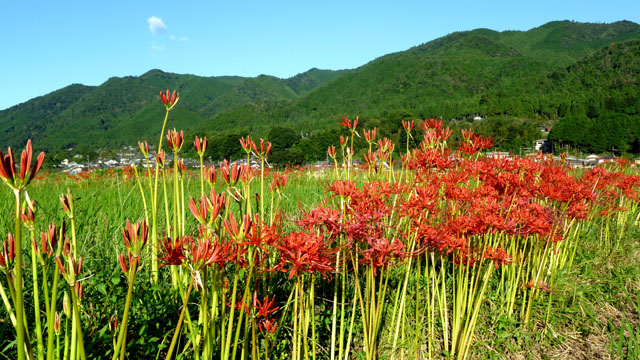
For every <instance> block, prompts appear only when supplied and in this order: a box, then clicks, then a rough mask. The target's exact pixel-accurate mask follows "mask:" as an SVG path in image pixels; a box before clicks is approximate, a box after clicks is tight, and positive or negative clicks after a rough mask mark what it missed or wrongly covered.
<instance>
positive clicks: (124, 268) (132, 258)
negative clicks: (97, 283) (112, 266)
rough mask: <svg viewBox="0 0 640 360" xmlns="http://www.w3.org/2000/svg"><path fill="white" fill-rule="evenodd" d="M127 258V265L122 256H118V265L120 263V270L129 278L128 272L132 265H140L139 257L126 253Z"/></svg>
mask: <svg viewBox="0 0 640 360" xmlns="http://www.w3.org/2000/svg"><path fill="white" fill-rule="evenodd" d="M127 258H128V262H129V265H127V260H125V257H124V254H120V255H118V263H120V268H121V269H122V272H123V273H124V275H125V276H129V271H131V269H132V268H133V266H134V264H135V265H137V264H138V263H140V257H139V256H134V255H132V254H131V253H130V252H128V253H127Z"/></svg>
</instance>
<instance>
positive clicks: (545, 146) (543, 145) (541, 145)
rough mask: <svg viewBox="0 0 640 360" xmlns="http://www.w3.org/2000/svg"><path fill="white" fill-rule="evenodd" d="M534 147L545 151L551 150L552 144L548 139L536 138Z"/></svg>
mask: <svg viewBox="0 0 640 360" xmlns="http://www.w3.org/2000/svg"><path fill="white" fill-rule="evenodd" d="M533 148H534V149H535V150H536V151H542V152H543V153H548V152H551V144H550V143H549V141H548V140H547V139H538V140H536V141H535V145H534V147H533Z"/></svg>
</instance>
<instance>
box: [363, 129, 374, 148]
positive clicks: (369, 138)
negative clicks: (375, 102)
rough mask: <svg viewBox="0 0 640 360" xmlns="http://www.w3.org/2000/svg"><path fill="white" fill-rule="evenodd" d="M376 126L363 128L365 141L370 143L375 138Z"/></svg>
mask: <svg viewBox="0 0 640 360" xmlns="http://www.w3.org/2000/svg"><path fill="white" fill-rule="evenodd" d="M376 130H377V129H376V128H373V129H371V130H364V131H363V133H364V139H365V140H367V142H368V143H369V144H372V143H373V142H374V141H375V138H376Z"/></svg>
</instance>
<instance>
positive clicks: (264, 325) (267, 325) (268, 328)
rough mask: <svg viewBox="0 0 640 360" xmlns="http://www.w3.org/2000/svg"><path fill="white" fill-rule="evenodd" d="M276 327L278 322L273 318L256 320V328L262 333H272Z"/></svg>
mask: <svg viewBox="0 0 640 360" xmlns="http://www.w3.org/2000/svg"><path fill="white" fill-rule="evenodd" d="M277 327H278V324H277V323H276V322H275V320H273V319H262V320H260V322H258V328H259V329H260V332H261V333H263V334H271V335H273V334H274V333H275V332H276V328H277Z"/></svg>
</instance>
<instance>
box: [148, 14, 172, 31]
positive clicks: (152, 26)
mask: <svg viewBox="0 0 640 360" xmlns="http://www.w3.org/2000/svg"><path fill="white" fill-rule="evenodd" d="M147 22H148V23H149V31H151V32H152V33H153V34H162V33H164V32H165V31H166V30H167V25H165V24H164V21H162V19H160V18H159V17H157V16H152V17H150V18H148V19H147Z"/></svg>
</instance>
